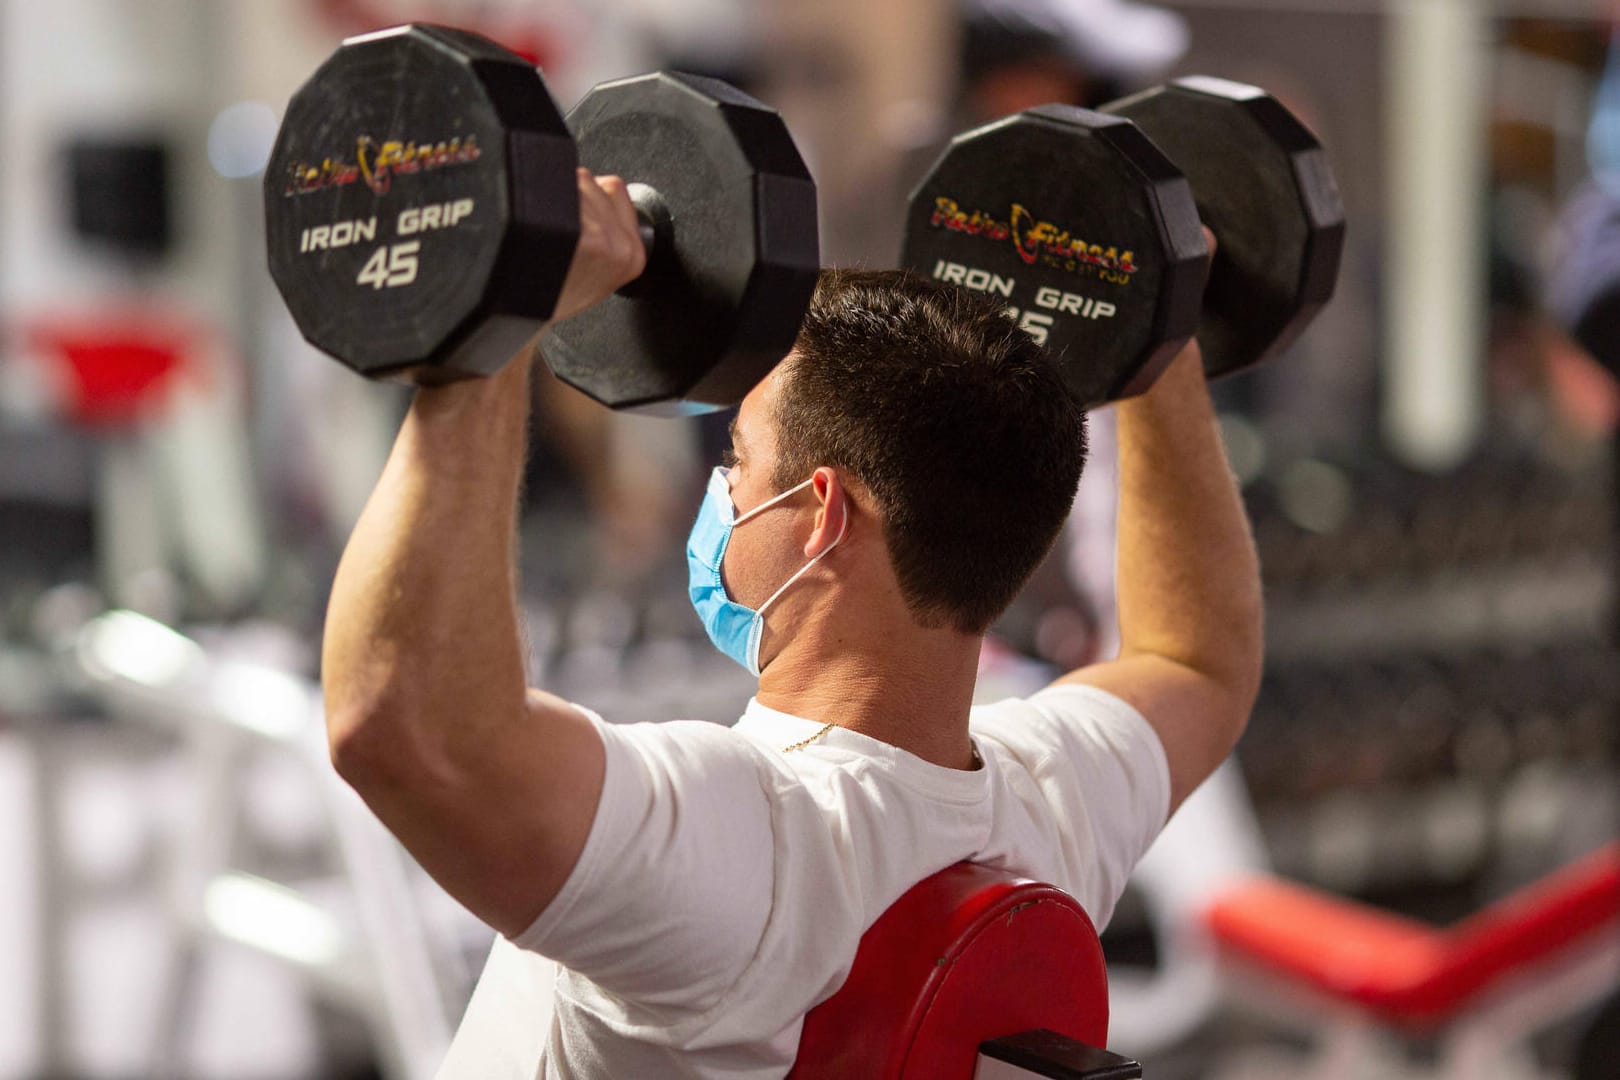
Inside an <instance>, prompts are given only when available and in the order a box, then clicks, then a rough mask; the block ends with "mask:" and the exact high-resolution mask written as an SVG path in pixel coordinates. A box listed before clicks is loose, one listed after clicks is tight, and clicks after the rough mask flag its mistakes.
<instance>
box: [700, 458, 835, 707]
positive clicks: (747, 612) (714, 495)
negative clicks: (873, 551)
mask: <svg viewBox="0 0 1620 1080" xmlns="http://www.w3.org/2000/svg"><path fill="white" fill-rule="evenodd" d="M727 471H728V470H726V469H724V468H716V469H715V470H714V472H713V473H712V474H710V476H709V490H708V493H707V494H705V495H704V496H703V505H702V506H701V507H700V508H699V509H698V515H697V521H695V522H693V524H692V533H691V535H690V536H689V537H687V540H686V572H687V578H688V587H687V592H688V593H689V594H690V595H691V597H692V606H693V607H694V608H696V609H697V613H698V618H699V619H701V620H703V629H705V630H707V631H708V632H709V640H710V641H712V642H714V645H715V648H717V649H719V650H720V651H721V652H723V653H725V654H726V655H727V656H729V657H731V658H732V659H733V660H735V661H737V663H739V664H741V665H742V666H743V667H745V668H747V669H748V673H749V674H750V675H754V676H756V677H757V676H758V675H759V643H760V639H761V638H763V637H764V635H765V609H766V608H768V607H770V606H771V605H772V604H774V603H776V598H777V597H779V596H781V595H782V594H783V593H784V592H786V591H787V587H788V586H789V585H792V584H793V583H794V582H795V581H798V580H799V578H801V577H803V576H804V573H805V571H807V570H809V569H810V568H811V567H812V566H814V565H816V563H818V562H820V561H821V559H822V556H824V555H826V554H827V552H828V551H831V550H832V549H833V548H835V547H837V546H838V544H839V542H840V541H842V540H843V539H844V529H840V530H839V532H838V539H837V540H834V541H833V542H832V543H831V544H829V545H828V546H827V548H826V550H825V551H823V552H822V553H821V554H820V555H817V556H816V557H815V558H813V559H811V560H810V561H809V562H807V563H805V564H804V565H803V566H801V567H800V568H799V570H798V571H797V572H796V573H795V574H794V575H793V576H792V577H790V578H788V579H787V580H786V581H784V582H783V583H782V587H781V588H779V589H777V590H776V591H775V592H774V593H772V594H771V595H770V597H769V598H767V599H766V601H765V602H764V603H763V604H761V605H759V607H758V608H757V609H756V608H751V607H747V606H745V605H743V604H739V603H737V601H735V600H733V599H732V598H731V597H730V596H728V595H727V594H726V586H725V583H724V582H723V581H721V580H720V562H721V560H722V559H724V558H725V555H726V546H727V545H728V544H729V543H730V542H731V530H732V529H734V528H736V527H737V526H738V525H741V524H742V523H743V522H745V521H747V520H748V519H749V518H751V517H754V516H755V515H757V514H759V513H761V512H762V511H765V510H768V509H770V508H771V507H772V506H775V505H776V504H777V503H779V502H781V501H782V500H783V499H785V498H787V497H788V496H789V495H792V494H794V493H795V492H798V491H801V490H803V489H804V488H806V487H809V486H810V483H811V480H806V481H805V482H804V483H802V484H798V485H795V486H794V487H790V488H788V489H787V490H786V491H784V492H782V493H781V494H780V495H775V496H772V497H771V498H769V499H766V500H765V501H764V502H762V503H760V504H759V505H758V506H756V507H754V508H753V509H752V510H750V511H748V512H747V513H745V514H738V513H737V508H736V506H735V505H734V504H733V503H732V501H731V484H730V482H729V481H727V479H726V473H727ZM811 479H812V480H813V479H814V478H813V477H812V478H811ZM844 526H845V528H846V529H847V528H848V526H849V518H848V517H845V519H844Z"/></svg>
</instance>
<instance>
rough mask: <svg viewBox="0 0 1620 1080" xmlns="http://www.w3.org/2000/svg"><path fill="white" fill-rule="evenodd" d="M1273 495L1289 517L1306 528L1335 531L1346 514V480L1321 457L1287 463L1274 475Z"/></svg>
mask: <svg viewBox="0 0 1620 1080" xmlns="http://www.w3.org/2000/svg"><path fill="white" fill-rule="evenodd" d="M1277 497H1278V501H1279V502H1280V503H1281V504H1282V511H1283V513H1284V514H1286V515H1287V516H1288V518H1289V520H1290V521H1292V522H1293V523H1294V524H1295V525H1298V526H1299V527H1300V528H1302V529H1306V530H1309V531H1310V532H1314V533H1330V532H1336V531H1337V530H1338V529H1339V527H1340V526H1342V525H1343V524H1344V523H1345V521H1346V520H1347V519H1348V518H1349V517H1350V504H1351V495H1350V481H1349V479H1348V478H1347V477H1346V476H1345V475H1344V472H1343V471H1342V470H1340V469H1337V468H1335V467H1334V466H1332V465H1329V464H1327V463H1326V462H1323V461H1314V460H1311V459H1308V458H1307V459H1304V460H1301V461H1296V462H1294V463H1293V464H1292V465H1289V466H1288V468H1287V469H1285V470H1284V471H1283V474H1282V476H1281V477H1279V478H1278V481H1277Z"/></svg>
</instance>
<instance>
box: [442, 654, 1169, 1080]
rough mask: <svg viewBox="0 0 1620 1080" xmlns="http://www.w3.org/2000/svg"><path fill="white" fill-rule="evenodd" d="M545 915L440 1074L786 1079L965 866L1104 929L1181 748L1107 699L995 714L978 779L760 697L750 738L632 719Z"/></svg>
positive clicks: (1017, 704)
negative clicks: (908, 900) (936, 889)
mask: <svg viewBox="0 0 1620 1080" xmlns="http://www.w3.org/2000/svg"><path fill="white" fill-rule="evenodd" d="M592 719H593V721H595V723H596V725H597V727H598V729H599V730H600V732H601V735H602V741H603V743H604V745H605V746H606V749H607V768H606V774H605V776H604V779H603V786H602V798H601V803H600V805H599V806H598V807H597V811H596V820H595V822H594V824H593V825H592V826H591V832H590V836H589V838H588V839H587V841H586V843H585V848H584V850H583V852H581V854H580V858H579V863H578V865H577V866H575V867H574V870H573V873H572V874H571V875H570V876H569V878H568V881H567V882H566V883H565V884H564V885H563V888H562V890H561V891H560V892H559V893H558V894H557V896H556V898H555V899H554V900H552V902H551V904H550V906H549V907H547V908H546V910H545V911H544V912H543V913H542V914H541V915H540V917H539V918H538V919H536V920H535V921H534V923H533V925H531V926H530V927H529V928H528V929H527V930H525V931H524V932H523V933H522V934H520V935H518V936H517V937H516V938H514V939H512V940H511V941H507V940H505V939H499V938H498V939H497V940H496V943H495V947H494V949H493V951H492V952H491V954H490V957H489V961H488V963H487V964H486V966H485V968H484V972H483V975H482V976H481V977H480V979H479V982H478V987H477V989H476V990H475V991H474V993H473V997H472V1001H471V1002H470V1003H469V1005H468V1007H467V1013H466V1016H465V1018H464V1019H463V1021H462V1024H461V1027H460V1029H459V1030H458V1031H457V1033H456V1038H455V1041H454V1042H453V1044H452V1045H451V1048H450V1052H449V1055H448V1056H447V1057H446V1059H445V1062H444V1064H443V1066H442V1067H441V1069H440V1071H439V1074H438V1075H439V1080H536V1078H537V1077H544V1078H546V1080H553V1078H566V1077H581V1078H595V1077H614V1078H625V1080H628V1078H641V1077H659V1078H666V1077H670V1078H673V1077H704V1078H713V1077H724V1078H726V1080H744V1078H746V1080H765V1078H768V1077H769V1078H777V1077H781V1076H783V1075H785V1074H786V1072H787V1070H788V1068H789V1067H790V1066H791V1065H792V1063H793V1057H794V1054H795V1052H796V1051H797V1048H798V1043H799V1029H800V1026H801V1024H802V1020H803V1016H804V1014H805V1013H806V1012H807V1011H808V1010H809V1009H810V1008H811V1007H812V1006H814V1005H815V1004H817V1003H818V1002H820V1001H822V1000H823V999H825V998H827V997H828V996H830V995H831V994H832V993H833V992H834V991H835V990H837V989H838V987H839V986H840V985H842V983H843V980H844V978H845V976H846V975H847V974H848V972H849V967H850V963H851V961H852V960H853V958H854V955H855V948H856V945H857V944H858V942H859V940H860V936H861V934H862V933H863V932H864V931H865V930H866V928H867V927H868V926H870V925H871V924H872V923H873V922H874V921H876V919H877V917H878V915H880V914H881V913H882V912H883V911H884V909H886V908H887V907H888V906H889V905H890V904H891V903H893V902H894V901H895V900H896V899H897V898H898V897H899V896H900V894H901V893H903V892H905V890H906V889H908V888H909V887H910V886H911V885H913V884H915V883H916V882H918V881H921V880H922V879H923V878H925V877H927V876H928V875H930V874H932V873H934V872H935V871H937V870H941V869H943V868H945V867H947V866H950V865H951V864H953V863H956V862H960V861H962V860H964V859H970V860H973V861H975V862H981V863H986V864H988V865H991V866H997V867H1003V868H1006V869H1008V870H1011V871H1014V872H1016V873H1019V874H1023V875H1027V876H1029V877H1032V878H1036V879H1038V880H1042V881H1047V882H1051V883H1052V884H1055V885H1057V886H1059V887H1061V888H1063V889H1064V890H1066V891H1067V892H1069V893H1070V894H1072V895H1073V896H1074V897H1075V899H1076V900H1078V901H1079V902H1080V905H1081V906H1082V907H1083V908H1085V910H1086V913H1087V914H1088V915H1089V916H1090V917H1091V919H1092V922H1093V923H1095V924H1096V926H1097V928H1098V929H1099V930H1101V929H1102V927H1103V926H1105V925H1106V924H1107V922H1108V919H1109V916H1110V915H1111V914H1112V913H1113V909H1114V903H1115V901H1117V900H1118V898H1119V895H1120V893H1121V892H1122V891H1123V890H1124V888H1125V881H1126V878H1127V877H1128V876H1129V874H1130V872H1131V868H1132V867H1133V866H1134V865H1135V864H1136V861H1137V859H1138V858H1140V857H1141V855H1142V854H1143V852H1145V851H1146V850H1147V848H1148V845H1149V844H1150V843H1151V842H1152V841H1153V838H1154V837H1155V836H1156V835H1157V834H1158V832H1159V830H1160V829H1161V828H1162V827H1163V825H1164V821H1165V816H1166V811H1167V808H1168V804H1169V790H1170V780H1169V772H1168V769H1167V767H1166V764H1165V758H1164V750H1163V748H1162V747H1161V745H1160V744H1159V741H1158V738H1157V736H1156V735H1155V733H1154V731H1153V729H1152V728H1150V727H1149V726H1148V724H1147V722H1146V721H1145V720H1144V719H1143V718H1142V716H1141V714H1139V713H1138V712H1136V711H1135V710H1134V709H1132V708H1131V707H1130V706H1128V705H1126V704H1125V703H1124V702H1122V701H1120V700H1119V699H1118V698H1116V697H1113V696H1112V695H1110V694H1106V693H1104V692H1102V691H1100V690H1095V689H1092V688H1089V687H1080V686H1062V687H1052V688H1049V689H1047V690H1043V691H1041V692H1040V693H1038V694H1035V695H1034V696H1033V697H1031V698H1029V699H1027V700H1008V701H1002V702H997V703H996V704H993V705H986V706H981V707H978V708H975V709H974V710H973V712H972V715H971V719H970V724H969V730H970V731H971V733H972V736H973V741H974V744H975V745H976V746H977V748H978V751H979V755H980V757H981V758H982V759H983V761H984V767H983V768H982V769H978V770H974V771H961V770H955V769H946V768H942V767H940V766H937V765H932V764H930V763H928V762H926V761H923V760H922V759H921V758H918V757H916V756H914V755H912V754H909V753H907V752H905V751H903V750H900V749H898V748H896V747H893V746H890V745H888V744H887V743H883V742H879V741H877V740H875V739H871V738H868V737H866V736H864V735H860V734H857V733H855V732H852V731H847V730H845V729H843V728H834V729H833V730H832V731H830V732H828V733H827V734H826V735H825V736H824V737H822V738H819V739H817V740H816V741H814V742H812V743H811V744H810V745H808V746H805V747H803V748H802V749H796V750H792V751H789V752H785V753H784V752H783V751H784V748H785V747H789V746H792V745H793V744H794V743H797V742H799V741H800V740H803V739H806V738H809V737H810V736H812V735H814V734H815V733H816V732H817V731H818V730H820V728H821V725H820V724H819V723H817V722H816V721H813V720H806V719H803V718H801V717H796V716H790V715H788V714H786V713H780V712H776V711H775V710H772V709H768V708H765V707H764V706H762V705H760V704H759V703H758V702H757V701H756V702H750V703H749V706H748V709H747V712H746V713H745V714H744V715H743V718H742V720H741V721H740V722H739V723H738V724H737V725H736V726H735V727H733V728H724V727H719V726H716V725H714V724H708V723H699V722H690V721H675V722H670V723H664V724H636V725H625V726H614V725H611V724H605V723H603V722H602V721H601V720H600V718H597V717H595V716H593V717H592Z"/></svg>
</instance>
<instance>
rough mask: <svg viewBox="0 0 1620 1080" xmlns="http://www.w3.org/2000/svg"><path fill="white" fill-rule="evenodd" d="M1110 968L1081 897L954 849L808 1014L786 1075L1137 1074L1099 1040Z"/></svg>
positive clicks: (984, 1079) (813, 1079) (935, 1079)
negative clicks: (959, 857)
mask: <svg viewBox="0 0 1620 1080" xmlns="http://www.w3.org/2000/svg"><path fill="white" fill-rule="evenodd" d="M1107 1035H1108V974H1107V971H1106V969H1105V968H1104V966H1103V955H1102V946H1101V945H1100V944H1099V943H1098V941H1097V932H1096V931H1095V930H1094V929H1093V928H1092V925H1091V920H1090V919H1089V918H1087V917H1086V913H1085V912H1084V911H1082V910H1081V908H1080V905H1079V904H1078V903H1076V902H1075V900H1074V898H1073V897H1071V896H1069V895H1068V894H1067V893H1064V892H1062V891H1061V890H1059V889H1056V888H1053V887H1052V886H1050V885H1043V884H1040V883H1039V882H1034V881H1029V880H1026V879H1023V878H1020V877H1017V876H1016V875H1013V874H1009V873H1007V872H1006V871H1002V870H993V869H991V868H989V867H985V866H979V865H976V864H973V863H958V864H957V865H955V866H951V867H947V868H946V869H944V870H941V871H940V872H939V873H937V874H935V875H934V876H932V877H930V878H927V879H925V880H924V881H922V882H920V883H918V884H917V885H914V886H913V887H912V888H911V889H910V891H908V892H907V893H905V895H903V896H901V897H900V899H899V900H896V901H895V902H894V904H893V905H892V906H890V908H889V909H888V910H887V911H885V912H884V913H883V914H882V915H881V916H880V917H879V918H878V920H877V922H875V923H873V924H872V926H871V928H870V929H869V930H867V932H866V934H865V935H863V936H862V938H861V944H860V947H859V949H858V950H857V951H856V954H855V961H854V965H853V966H852V967H851V969H850V973H849V977H848V978H847V979H846V980H845V982H844V985H843V986H842V987H840V988H839V990H838V992H837V993H835V994H834V995H833V996H832V997H830V998H828V999H827V1000H826V1001H823V1002H822V1003H821V1004H820V1005H817V1006H816V1007H815V1008H814V1009H812V1010H811V1011H810V1013H809V1014H808V1015H807V1016H806V1017H805V1020H804V1031H803V1033H802V1035H801V1036H800V1039H799V1055H798V1059H797V1062H796V1063H795V1065H794V1067H793V1071H792V1072H791V1073H790V1074H789V1080H834V1078H843V1080H847V1078H850V1077H861V1078H863V1080H1017V1078H1021V1077H1050V1078H1054V1080H1131V1078H1137V1077H1140V1076H1141V1075H1142V1068H1141V1066H1140V1065H1138V1064H1137V1063H1136V1062H1134V1061H1131V1060H1129V1059H1127V1058H1123V1057H1120V1056H1119V1055H1117V1054H1110V1053H1108V1052H1107V1051H1106V1050H1101V1049H1098V1047H1100V1046H1102V1045H1103V1043H1104V1042H1105V1040H1106V1039H1107Z"/></svg>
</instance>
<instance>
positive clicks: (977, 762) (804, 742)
mask: <svg viewBox="0 0 1620 1080" xmlns="http://www.w3.org/2000/svg"><path fill="white" fill-rule="evenodd" d="M837 726H838V725H837V724H836V723H827V724H824V725H822V728H821V730H820V731H818V732H816V733H815V734H814V735H812V736H810V737H809V738H808V739H800V740H799V741H798V742H796V743H794V744H793V745H792V746H784V747H782V753H784V754H791V753H792V752H793V751H795V750H803V749H804V748H805V747H807V746H809V745H810V744H811V743H813V742H815V741H816V740H817V739H819V738H821V737H822V736H823V735H825V734H827V732H829V731H831V730H832V729H833V728H835V727H837ZM972 749H973V767H974V768H975V769H982V768H984V759H983V758H982V757H980V756H979V748H978V747H977V746H975V747H973V748H972Z"/></svg>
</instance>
